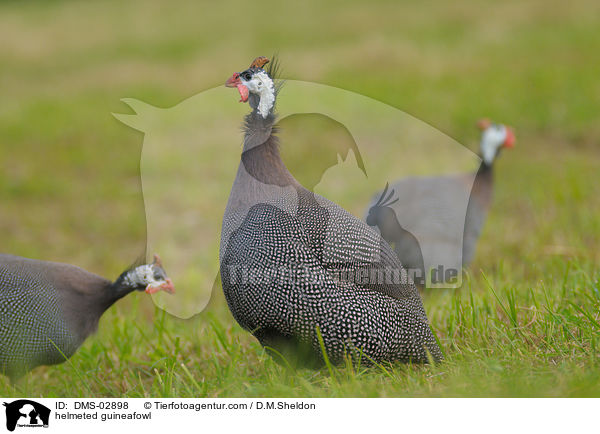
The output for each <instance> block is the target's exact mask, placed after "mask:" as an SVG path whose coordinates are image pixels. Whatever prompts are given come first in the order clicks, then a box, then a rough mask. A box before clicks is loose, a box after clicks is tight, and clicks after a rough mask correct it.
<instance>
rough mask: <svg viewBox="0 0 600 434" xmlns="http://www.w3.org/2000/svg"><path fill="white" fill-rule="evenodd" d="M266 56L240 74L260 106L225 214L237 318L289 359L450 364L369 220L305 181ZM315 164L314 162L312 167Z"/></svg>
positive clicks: (224, 276)
mask: <svg viewBox="0 0 600 434" xmlns="http://www.w3.org/2000/svg"><path fill="white" fill-rule="evenodd" d="M267 62H268V60H267V59H266V58H257V59H256V60H255V61H254V62H253V63H252V65H251V66H250V68H249V69H247V70H245V71H243V72H241V73H235V74H234V75H233V76H232V77H231V78H230V79H229V80H227V83H226V86H228V87H237V88H238V90H239V92H240V95H241V100H242V101H244V102H246V101H248V102H249V104H250V107H251V108H252V111H251V113H249V114H248V115H247V116H246V117H245V136H244V145H243V151H242V156H241V162H240V165H239V168H238V172H237V175H236V178H235V181H234V184H233V187H232V189H231V193H230V196H229V201H228V204H227V208H226V210H225V214H224V217H223V227H222V233H221V248H220V261H221V280H222V285H223V290H224V293H225V297H226V300H227V303H228V305H229V308H230V310H231V312H232V314H233V316H234V318H235V319H236V320H237V322H238V323H239V324H240V325H241V326H242V327H243V328H245V329H246V330H248V331H250V332H251V333H252V334H253V335H254V336H255V337H256V338H257V339H258V340H259V342H260V343H261V344H262V345H263V346H265V347H267V349H273V350H274V351H272V350H271V351H270V352H271V354H278V353H279V354H283V356H284V357H285V358H286V359H287V361H288V362H290V361H292V362H294V363H297V364H298V365H301V364H305V365H308V364H310V365H314V364H319V363H322V362H323V359H324V355H323V354H322V351H321V347H322V346H323V347H324V348H325V350H326V356H327V357H328V358H329V359H330V360H331V361H332V362H334V363H339V362H341V361H342V360H343V359H344V357H345V355H348V356H350V357H352V359H353V360H355V361H356V360H357V359H360V360H361V363H371V362H381V361H405V362H408V361H414V362H427V361H428V360H430V357H431V358H432V359H433V360H440V359H441V358H442V354H441V351H440V349H439V347H438V345H437V343H436V340H435V337H434V336H433V333H432V332H431V330H430V327H429V324H428V320H427V317H426V314H425V310H424V308H423V305H422V302H421V299H420V296H419V293H418V291H417V289H416V287H415V286H414V284H413V283H412V282H411V281H409V280H407V278H406V272H405V271H404V269H403V267H402V264H401V263H400V262H399V260H398V257H397V256H396V254H395V253H394V252H393V250H392V249H391V248H390V246H389V245H388V244H387V242H385V241H384V240H382V239H381V237H380V236H379V235H378V234H377V233H376V232H375V231H374V230H373V229H371V228H370V227H369V226H367V225H366V224H365V223H363V222H361V221H360V220H359V219H357V218H356V217H354V216H352V215H351V214H350V213H348V212H347V211H345V210H344V209H342V208H341V207H339V206H338V205H336V204H335V203H332V202H330V201H328V200H327V199H325V198H323V197H321V196H319V195H317V194H314V193H313V192H312V191H310V190H307V189H306V188H304V187H303V186H302V185H300V184H299V183H298V182H297V181H296V179H295V178H294V177H293V176H292V174H291V173H290V172H289V171H288V170H287V168H286V167H285V165H284V163H283V161H282V160H281V158H280V154H279V149H278V146H279V145H278V139H277V137H276V136H275V134H274V129H275V128H276V127H274V122H275V115H274V104H275V99H276V95H277V92H278V89H277V87H276V86H275V84H274V81H273V74H274V70H275V68H274V67H273V66H272V65H273V63H272V64H271V67H270V68H269V69H268V70H264V69H263V66H264V65H265V64H266V63H267ZM307 164H310V162H307Z"/></svg>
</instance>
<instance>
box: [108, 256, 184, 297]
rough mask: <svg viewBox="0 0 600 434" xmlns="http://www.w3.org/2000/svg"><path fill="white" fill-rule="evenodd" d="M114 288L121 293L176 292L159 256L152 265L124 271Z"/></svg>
mask: <svg viewBox="0 0 600 434" xmlns="http://www.w3.org/2000/svg"><path fill="white" fill-rule="evenodd" d="M113 286H114V287H115V290H116V291H117V292H119V293H128V292H131V291H146V293H147V294H154V293H156V292H159V291H165V292H168V293H169V294H173V293H174V292H175V287H174V286H173V282H172V281H171V279H169V278H168V276H167V273H166V271H165V269H164V268H163V265H162V261H161V259H160V257H159V256H158V255H154V261H153V262H152V263H151V264H144V265H140V266H138V267H134V268H131V269H129V270H127V271H124V272H123V273H122V274H121V275H120V276H119V278H118V279H117V280H116V281H115V283H114V284H113Z"/></svg>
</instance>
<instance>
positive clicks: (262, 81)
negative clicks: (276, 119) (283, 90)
mask: <svg viewBox="0 0 600 434" xmlns="http://www.w3.org/2000/svg"><path fill="white" fill-rule="evenodd" d="M267 63H269V59H267V58H266V57H264V56H262V57H257V58H256V59H254V61H253V62H252V64H251V65H250V67H249V68H248V69H246V70H245V71H242V72H235V73H234V74H233V75H232V76H231V77H230V78H229V79H228V80H227V81H226V82H225V86H227V87H236V88H237V89H238V91H239V93H240V98H241V99H240V102H249V104H250V107H252V108H253V109H255V110H256V111H257V112H258V113H259V114H260V115H261V116H262V117H263V118H266V117H267V116H268V115H269V114H270V113H271V110H273V107H274V105H275V97H276V94H277V89H276V86H275V83H274V82H273V78H272V75H273V71H274V68H275V67H272V68H271V70H270V71H266V70H264V69H263V67H264V66H265V65H266V64H267Z"/></svg>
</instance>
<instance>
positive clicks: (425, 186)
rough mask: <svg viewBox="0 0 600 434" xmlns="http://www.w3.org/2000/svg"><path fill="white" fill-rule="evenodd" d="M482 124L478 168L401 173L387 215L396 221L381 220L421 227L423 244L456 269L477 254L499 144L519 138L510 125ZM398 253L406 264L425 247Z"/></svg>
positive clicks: (507, 144) (374, 204) (511, 143)
mask: <svg viewBox="0 0 600 434" xmlns="http://www.w3.org/2000/svg"><path fill="white" fill-rule="evenodd" d="M478 126H479V128H480V129H481V130H482V135H481V142H480V155H481V159H482V161H481V164H480V166H479V169H478V171H477V173H476V174H468V175H449V176H439V177H408V178H404V179H401V180H399V181H397V182H396V183H394V184H393V185H391V186H390V188H391V189H393V190H394V192H395V198H396V199H397V200H395V201H394V203H393V204H390V205H388V206H389V207H390V208H392V209H393V211H394V214H392V213H388V214H387V215H386V218H389V219H391V220H393V221H392V222H389V223H386V222H380V223H381V225H383V226H386V225H392V224H400V225H402V227H404V228H417V229H418V230H419V232H420V235H421V236H420V237H417V238H418V241H419V246H420V247H419V248H420V250H421V249H422V251H423V252H425V251H428V252H436V253H438V256H437V257H438V259H439V258H443V259H444V262H445V263H446V264H456V267H457V268H458V270H457V272H459V271H460V269H461V268H462V267H463V266H467V265H468V264H469V263H470V262H471V260H472V259H473V256H474V254H475V246H476V244H477V240H478V239H479V235H480V234H481V229H482V227H483V223H484V222H485V218H486V215H487V211H488V209H489V207H490V204H491V201H492V194H493V185H494V182H493V167H494V160H495V159H496V157H497V156H498V154H499V153H500V151H501V149H503V148H511V147H513V146H514V143H515V136H514V133H513V131H512V129H511V128H509V127H507V126H504V125H501V124H494V123H492V122H490V121H489V120H487V119H483V120H481V121H479V122H478ZM381 194H382V193H381V192H378V193H376V194H375V195H374V196H373V199H372V201H371V205H369V207H368V208H367V212H366V213H365V214H366V215H367V216H368V215H369V214H370V213H371V210H372V209H373V207H377V201H379V200H380V197H381ZM463 198H468V205H467V209H466V213H465V208H464V206H465V205H466V204H467V201H465V200H463ZM367 218H368V217H367ZM455 229H460V230H455ZM381 234H382V236H383V237H384V238H385V239H386V240H387V241H389V242H392V241H393V240H391V239H388V237H387V234H385V233H383V232H382V233H381ZM413 234H414V232H413ZM407 236H408V235H407ZM410 237H412V234H411V235H410ZM394 241H396V242H397V241H398V240H394ZM416 248H417V247H415V249H416ZM439 252H445V253H441V254H440V253H439ZM461 252H462V255H461ZM397 253H398V255H399V258H400V261H401V262H402V263H403V264H404V263H405V262H410V258H412V257H414V256H415V255H418V254H420V253H421V251H419V252H416V251H410V250H406V251H397ZM439 265H440V264H437V263H434V264H430V271H431V269H433V270H434V271H435V269H436V268H437V267H439ZM427 277H430V278H431V281H432V282H433V283H441V280H442V278H441V277H438V278H437V279H436V278H435V273H433V275H432V276H427Z"/></svg>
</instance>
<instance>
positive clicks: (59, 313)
mask: <svg viewBox="0 0 600 434" xmlns="http://www.w3.org/2000/svg"><path fill="white" fill-rule="evenodd" d="M142 290H145V291H146V292H147V293H149V294H152V293H155V292H157V291H160V290H164V291H167V292H169V293H173V292H174V288H173V283H172V282H171V280H170V279H169V278H167V275H166V273H165V270H164V269H163V268H162V263H161V261H160V258H159V257H158V256H156V255H155V257H154V262H153V263H152V264H146V265H141V266H139V267H135V268H132V269H129V270H126V271H124V272H123V273H122V274H121V275H120V276H119V277H118V278H117V280H115V281H114V282H111V281H110V280H107V279H105V278H103V277H100V276H97V275H95V274H92V273H89V272H87V271H85V270H83V269H81V268H79V267H76V266H74V265H69V264H61V263H57V262H46V261H37V260H33V259H27V258H21V257H18V256H12V255H4V254H0V371H1V372H2V373H4V374H6V375H8V376H9V377H10V378H11V379H13V380H14V379H17V378H18V377H20V376H21V375H23V374H25V373H26V372H28V371H29V370H31V369H33V368H35V367H36V366H40V365H53V364H57V363H62V362H64V361H65V357H67V358H68V357H71V356H72V355H73V354H74V353H75V351H76V350H77V348H79V346H80V345H81V344H82V343H83V341H84V340H85V339H86V338H87V337H88V336H89V335H90V334H91V333H93V332H94V331H95V330H96V329H97V327H98V321H99V320H100V317H101V316H102V314H103V313H104V312H105V311H106V310H107V309H108V308H109V307H110V306H112V304H113V303H115V302H116V301H117V300H119V299H121V298H122V297H124V296H126V295H127V294H129V293H130V292H132V291H142Z"/></svg>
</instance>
